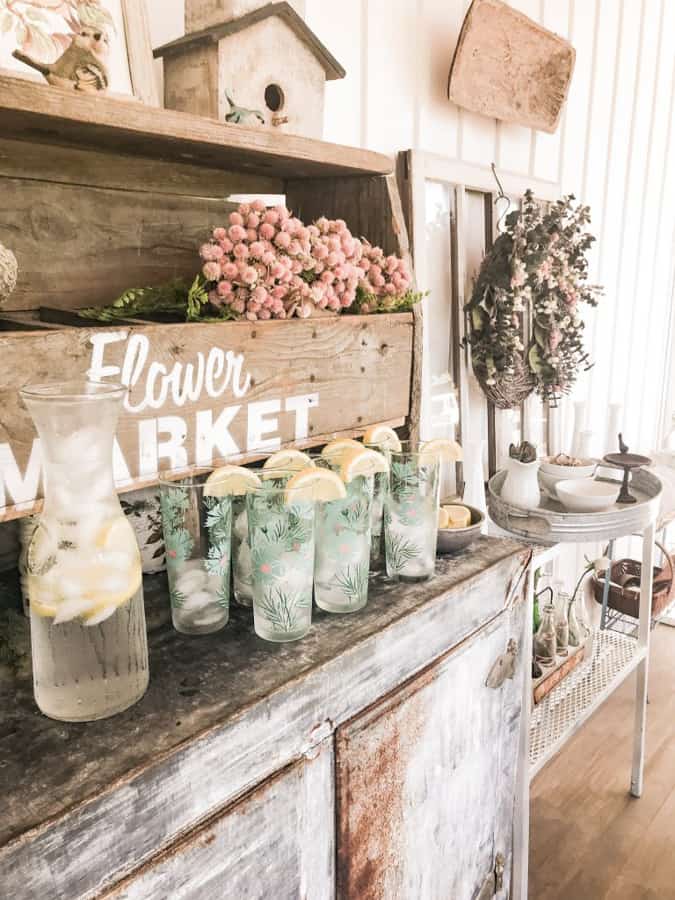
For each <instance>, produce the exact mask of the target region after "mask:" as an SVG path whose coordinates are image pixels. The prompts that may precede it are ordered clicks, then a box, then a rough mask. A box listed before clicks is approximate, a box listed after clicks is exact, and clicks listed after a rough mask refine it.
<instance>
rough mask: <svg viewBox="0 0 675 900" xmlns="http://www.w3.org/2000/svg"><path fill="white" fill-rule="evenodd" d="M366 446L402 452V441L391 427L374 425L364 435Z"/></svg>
mask: <svg viewBox="0 0 675 900" xmlns="http://www.w3.org/2000/svg"><path fill="white" fill-rule="evenodd" d="M363 443H364V444H373V445H375V446H376V447H382V448H383V449H384V450H393V451H394V453H400V452H401V441H400V440H399V437H398V435H397V434H396V432H395V431H394V429H393V428H390V427H389V425H373V427H372V428H369V429H368V431H366V433H365V434H364V435H363Z"/></svg>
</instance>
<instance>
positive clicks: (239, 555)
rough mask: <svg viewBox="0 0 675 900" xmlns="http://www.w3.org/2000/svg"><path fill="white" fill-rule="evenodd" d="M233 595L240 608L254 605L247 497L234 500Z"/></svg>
mask: <svg viewBox="0 0 675 900" xmlns="http://www.w3.org/2000/svg"><path fill="white" fill-rule="evenodd" d="M232 593H233V594H234V599H235V600H236V602H237V603H238V604H239V605H240V606H252V605H253V570H252V560H251V545H250V544H249V541H248V514H247V512H246V495H242V496H241V497H233V498H232Z"/></svg>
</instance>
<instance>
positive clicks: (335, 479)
mask: <svg viewBox="0 0 675 900" xmlns="http://www.w3.org/2000/svg"><path fill="white" fill-rule="evenodd" d="M285 490H286V503H289V504H292V503H295V502H297V501H298V500H309V501H310V502H313V501H315V500H319V501H328V500H344V498H345V497H346V496H347V489H346V488H345V485H344V482H343V480H342V479H341V478H340V476H339V475H338V474H337V473H336V472H334V471H333V470H332V469H320V468H318V467H316V466H315V467H313V468H312V467H311V466H308V467H307V468H306V469H302V470H301V471H300V472H297V473H296V474H295V475H293V477H292V478H291V479H289V481H288V482H287V484H286V488H285Z"/></svg>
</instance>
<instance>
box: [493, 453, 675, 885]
mask: <svg viewBox="0 0 675 900" xmlns="http://www.w3.org/2000/svg"><path fill="white" fill-rule="evenodd" d="M505 478H506V473H505V472H498V473H497V474H496V475H494V476H493V477H492V478H491V479H490V482H489V485H488V510H489V513H490V517H491V518H492V520H493V521H494V522H495V524H496V525H498V526H499V527H500V528H501V529H503V530H504V531H507V532H509V533H510V534H512V535H517V536H518V537H520V538H523V539H524V540H525V541H527V542H529V543H532V544H534V545H535V547H534V548H533V549H534V554H535V559H536V558H537V557H538V556H540V555H542V556H550V555H551V548H552V546H553V545H556V544H562V543H586V542H590V541H599V542H607V543H609V542H613V541H615V540H616V539H617V538H621V537H628V536H630V535H635V534H638V535H642V578H641V582H640V619H639V624H638V629H637V637H630V636H627V635H622V634H619V633H617V632H614V631H606V630H600V631H598V632H597V633H596V634H595V640H594V645H593V653H592V655H591V657H590V659H588V660H587V661H585V662H584V663H583V664H582V665H581V666H579V668H578V669H577V670H575V671H574V672H573V673H572V674H571V675H569V676H568V678H566V679H565V680H564V681H562V682H561V683H560V684H559V685H557V686H556V687H555V688H554V689H553V690H552V691H551V693H550V694H549V695H548V696H547V697H546V698H545V700H544V701H543V702H542V703H541V704H539V706H537V707H536V708H535V709H534V710H533V711H531V710H530V707H531V689H530V684H529V679H526V680H525V684H524V690H523V718H522V721H523V728H522V733H521V746H520V776H519V788H520V789H519V796H518V808H517V810H516V826H515V834H514V842H515V847H514V890H513V896H514V898H517V900H527V896H528V890H527V883H528V851H529V812H530V808H529V805H530V780H531V779H532V777H534V775H536V774H537V772H539V771H540V770H541V769H542V768H543V766H545V765H546V763H547V762H548V761H549V760H550V759H551V758H552V757H553V756H554V755H555V754H556V753H557V752H558V751H559V750H560V749H561V748H562V747H563V745H564V744H565V743H566V742H567V740H569V738H570V737H571V736H572V735H573V734H574V733H575V732H576V731H577V730H578V729H579V728H580V727H581V726H582V725H583V723H584V722H585V721H586V720H587V719H588V718H589V717H590V716H591V715H592V714H593V713H594V712H595V710H596V709H598V707H600V706H601V705H602V703H604V701H605V700H606V699H607V698H608V697H609V696H611V694H612V693H613V692H614V691H615V690H616V689H617V688H618V687H619V685H620V684H621V683H622V682H623V681H624V680H625V679H626V678H627V677H628V675H629V674H630V673H631V672H633V671H637V686H636V694H635V735H634V744H633V766H632V772H631V781H630V793H631V794H632V795H633V796H634V797H639V796H640V795H641V794H642V780H643V770H644V747H645V725H646V713H647V674H648V664H649V637H650V618H651V616H650V613H651V596H652V579H653V573H652V569H653V562H654V535H655V531H656V526H657V516H658V512H659V505H660V501H661V482H660V481H659V479H658V478H657V477H656V476H655V475H653V474H652V473H651V472H649V471H647V470H646V469H640V470H638V471H636V472H635V473H634V475H633V479H632V482H631V491H632V493H633V494H634V495H635V497H636V499H637V503H635V504H632V505H629V506H618V505H616V506H614V507H612V508H611V509H610V510H608V511H607V512H603V513H569V512H567V511H566V510H565V509H564V507H563V506H561V505H560V504H559V503H557V502H555V501H553V500H550V499H547V500H544V502H543V503H542V506H541V507H539V508H537V509H534V510H525V509H522V508H520V507H517V506H514V505H512V504H508V503H506V502H504V500H502V498H501V488H502V486H503V484H504V480H505ZM529 593H530V597H529V602H530V604H532V603H533V592H532V579H531V578H530V592H529ZM605 599H606V598H605ZM530 609H531V606H530ZM526 644H527V646H525V647H523V652H524V653H525V654H526V659H529V658H530V656H531V654H532V634H531V630H529V629H528V633H527V639H526Z"/></svg>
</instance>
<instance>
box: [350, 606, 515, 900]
mask: <svg viewBox="0 0 675 900" xmlns="http://www.w3.org/2000/svg"><path fill="white" fill-rule="evenodd" d="M522 622H523V607H522V604H520V605H519V606H518V607H517V608H515V609H514V610H507V611H505V612H504V613H502V614H501V615H500V616H498V617H497V619H495V620H494V621H493V622H492V623H491V624H489V625H487V626H486V627H485V628H483V629H482V630H481V631H479V632H478V633H477V634H475V635H473V636H472V637H471V638H469V639H468V640H467V641H465V642H464V643H463V644H461V645H460V646H459V647H457V648H456V649H455V650H454V651H453V652H451V653H450V654H448V656H446V657H445V658H444V659H442V660H441V661H439V662H437V663H436V664H434V665H433V666H431V667H430V668H428V669H427V670H425V671H424V672H422V673H421V674H419V675H418V676H416V677H415V678H414V679H412V680H411V681H410V682H408V683H407V684H406V685H405V686H403V687H402V688H401V689H399V690H397V691H396V692H395V693H394V694H392V695H390V697H389V698H387V699H385V700H383V701H382V702H380V703H377V704H375V705H374V706H373V707H371V708H370V709H369V710H367V711H366V712H364V713H363V714H361V715H359V716H357V717H356V718H354V719H352V720H351V721H350V722H348V723H347V724H345V725H343V726H341V727H340V728H339V729H338V732H337V742H336V777H337V821H338V833H337V841H338V873H337V876H338V896H339V897H340V900H374V898H378V900H379V898H383V900H474V898H476V897H478V896H479V895H481V898H482V897H484V896H490V897H492V896H497V897H498V898H506V897H507V896H508V883H509V878H510V868H511V847H512V825H513V810H514V797H515V786H516V770H517V756H518V742H519V724H520V709H521V700H522V697H521V694H522V673H523V660H522V655H521V654H520V653H518V654H517V655H516V657H515V671H514V677H513V678H506V680H504V681H503V683H502V684H501V686H498V687H488V686H487V684H486V681H487V679H488V676H489V674H490V673H491V671H492V672H493V675H494V674H495V673H497V672H498V669H494V668H493V667H494V664H495V662H496V661H497V660H498V659H499V658H500V657H502V655H503V654H506V653H507V648H508V644H509V641H510V640H511V639H515V640H516V641H517V642H518V643H520V641H521V638H522V635H521V629H522ZM511 649H513V645H511ZM502 662H503V663H504V664H505V665H506V666H507V668H508V666H509V665H510V664H511V663H513V662H514V657H513V655H511V656H510V657H509V656H508V655H507V656H505V657H503V659H502ZM491 680H492V681H500V680H501V679H500V678H499V677H493V679H491ZM498 854H502V855H503V857H504V860H505V872H504V876H503V888H501V889H499V888H497V889H489V887H488V888H487V890H486V878H488V877H489V875H490V873H491V872H493V871H494V868H495V862H496V860H497V855H498ZM481 891H483V893H482V894H481Z"/></svg>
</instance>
